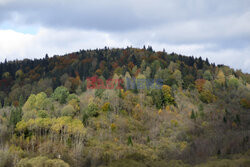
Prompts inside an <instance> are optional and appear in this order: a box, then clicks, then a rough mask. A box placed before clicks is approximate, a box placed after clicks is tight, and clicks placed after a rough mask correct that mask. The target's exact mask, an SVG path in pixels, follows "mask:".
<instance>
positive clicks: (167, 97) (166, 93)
mask: <svg viewBox="0 0 250 167" xmlns="http://www.w3.org/2000/svg"><path fill="white" fill-rule="evenodd" d="M162 93H163V101H164V104H165V105H171V104H175V101H174V98H173V97H172V95H171V87H170V86H168V85H163V86H162Z"/></svg>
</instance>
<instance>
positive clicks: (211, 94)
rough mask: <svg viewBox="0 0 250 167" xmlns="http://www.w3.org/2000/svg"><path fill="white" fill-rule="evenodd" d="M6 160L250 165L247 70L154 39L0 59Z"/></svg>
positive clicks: (0, 154) (0, 141)
mask: <svg viewBox="0 0 250 167" xmlns="http://www.w3.org/2000/svg"><path fill="white" fill-rule="evenodd" d="M0 108H1V109H0V167H2V166H3V167H4V166H8V167H9V166H20V167H24V166H25V167H26V166H34V165H38V166H73V167H78V166H86V167H87V166H103V167H104V166H109V167H115V166H119V167H120V166H138V167H144V166H145V167H146V166H149V167H151V166H152V167H161V166H171V167H172V166H196V167H203V166H204V167H205V166H223V165H224V166H230V167H231V166H232V167H234V166H244V167H245V166H246V167H247V166H249V165H250V160H249V159H250V139H249V137H250V74H247V73H243V72H241V71H240V70H234V69H232V68H230V67H228V66H226V65H215V64H213V63H210V62H209V60H208V59H206V60H202V58H194V57H188V56H183V55H178V54H175V53H167V52H165V51H163V52H155V51H154V50H153V49H152V47H150V46H149V47H148V48H145V47H144V48H142V49H139V48H130V47H128V48H126V49H109V48H107V47H105V48H104V49H96V50H80V51H78V52H74V53H70V54H65V55H63V56H53V57H48V55H46V56H45V58H43V59H35V60H28V59H25V60H22V61H19V60H16V61H8V62H7V61H5V62H4V63H1V64H0Z"/></svg>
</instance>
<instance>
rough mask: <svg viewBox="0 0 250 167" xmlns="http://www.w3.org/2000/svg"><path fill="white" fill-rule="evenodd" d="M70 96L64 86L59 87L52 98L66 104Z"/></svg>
mask: <svg viewBox="0 0 250 167" xmlns="http://www.w3.org/2000/svg"><path fill="white" fill-rule="evenodd" d="M68 96H69V91H68V89H67V88H65V87H64V86H60V87H57V88H56V90H55V91H54V93H53V94H52V98H53V99H55V100H57V101H59V102H60V103H61V104H65V103H66V101H67V98H68Z"/></svg>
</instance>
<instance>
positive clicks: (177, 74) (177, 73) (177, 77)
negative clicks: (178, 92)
mask: <svg viewBox="0 0 250 167" xmlns="http://www.w3.org/2000/svg"><path fill="white" fill-rule="evenodd" d="M173 77H174V79H175V80H176V82H177V84H178V86H179V87H182V83H183V81H182V77H181V72H180V71H179V70H175V72H174V73H173Z"/></svg>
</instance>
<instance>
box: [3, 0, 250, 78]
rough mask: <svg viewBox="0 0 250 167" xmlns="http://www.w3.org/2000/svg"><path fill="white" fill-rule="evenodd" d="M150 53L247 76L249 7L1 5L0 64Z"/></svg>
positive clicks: (58, 0)
mask: <svg viewBox="0 0 250 167" xmlns="http://www.w3.org/2000/svg"><path fill="white" fill-rule="evenodd" d="M143 45H146V46H147V45H151V46H153V49H155V50H157V51H158V50H163V48H165V50H166V52H168V53H171V52H176V53H180V54H184V55H187V56H191V55H193V56H195V57H199V56H201V57H203V58H206V57H207V58H209V60H210V62H215V63H216V64H225V65H229V66H231V67H233V68H235V69H242V71H244V72H248V73H249V72H250V1H249V0H123V1H122V0H0V61H3V60H4V59H5V58H7V59H8V60H13V59H24V58H41V57H44V55H45V54H46V53H48V54H49V56H53V55H55V54H59V55H60V54H65V53H70V52H74V51H78V50H80V49H95V48H104V46H109V47H127V46H134V47H140V48H142V47H143Z"/></svg>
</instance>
